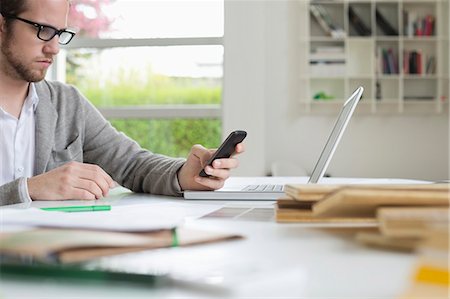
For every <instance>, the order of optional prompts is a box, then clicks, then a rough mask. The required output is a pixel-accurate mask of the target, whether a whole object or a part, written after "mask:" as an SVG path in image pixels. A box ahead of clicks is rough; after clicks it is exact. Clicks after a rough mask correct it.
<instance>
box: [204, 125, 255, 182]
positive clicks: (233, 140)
mask: <svg viewBox="0 0 450 299" xmlns="http://www.w3.org/2000/svg"><path fill="white" fill-rule="evenodd" d="M246 136H247V132H245V131H233V132H231V133H230V135H228V137H227V139H225V141H224V142H223V143H222V144H221V145H220V147H219V149H218V150H217V151H216V152H215V153H214V155H213V156H212V157H211V158H210V159H209V160H208V162H206V165H212V163H213V161H214V160H216V159H222V158H229V157H230V156H231V155H232V154H233V153H234V148H235V147H236V145H237V144H238V143H241V142H242V141H243V140H244V139H245V137H246ZM199 176H201V177H209V175H208V174H207V173H206V172H205V169H202V171H200V173H199Z"/></svg>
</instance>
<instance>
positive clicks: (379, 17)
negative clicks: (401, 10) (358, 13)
mask: <svg viewBox="0 0 450 299" xmlns="http://www.w3.org/2000/svg"><path fill="white" fill-rule="evenodd" d="M375 17H376V22H377V25H378V26H379V27H380V28H381V30H382V31H383V33H384V35H398V31H397V29H395V28H394V26H392V25H391V24H390V23H389V21H388V20H387V19H386V18H385V17H384V16H383V14H382V13H381V12H380V11H379V10H378V9H375Z"/></svg>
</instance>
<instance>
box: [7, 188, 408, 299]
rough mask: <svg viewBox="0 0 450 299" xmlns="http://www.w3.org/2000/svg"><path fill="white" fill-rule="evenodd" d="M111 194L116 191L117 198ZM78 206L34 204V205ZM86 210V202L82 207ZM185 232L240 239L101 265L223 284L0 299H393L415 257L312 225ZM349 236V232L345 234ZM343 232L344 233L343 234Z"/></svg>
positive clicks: (50, 286) (22, 287) (17, 293)
mask: <svg viewBox="0 0 450 299" xmlns="http://www.w3.org/2000/svg"><path fill="white" fill-rule="evenodd" d="M116 193H117V192H116ZM101 201H102V202H105V203H109V204H112V205H113V206H114V205H122V204H127V205H132V204H140V203H144V202H145V203H156V202H161V201H163V202H172V203H175V204H179V205H183V206H185V205H188V206H189V207H191V208H192V209H194V210H195V209H196V207H198V208H199V209H200V208H201V207H202V205H204V204H211V205H217V206H218V207H222V206H225V205H226V206H229V207H236V206H237V207H262V208H269V207H271V206H272V205H273V203H272V202H230V203H225V202H199V201H192V202H188V201H184V200H183V199H178V198H177V199H176V198H172V197H163V196H151V195H142V194H139V195H133V194H131V196H130V193H125V194H123V193H120V192H119V193H118V194H115V195H112V196H110V197H109V198H108V199H103V200H101ZM68 203H70V205H78V204H79V203H80V202H73V201H71V202H67V201H66V202H33V203H32V206H35V207H43V206H58V205H61V204H68ZM84 204H90V202H84ZM186 225H187V226H189V227H195V228H203V229H211V230H220V231H229V232H233V233H238V234H241V235H243V236H244V237H245V239H244V240H237V241H226V242H220V243H214V244H209V245H198V246H192V247H184V248H167V249H158V250H150V251H145V252H139V253H130V254H126V255H121V256H115V257H108V258H104V259H103V260H102V262H105V263H110V264H114V265H123V266H126V267H128V268H129V269H140V270H142V269H145V270H148V271H150V272H158V271H163V272H164V271H169V272H171V273H175V274H177V273H178V275H180V274H181V275H184V276H185V277H188V278H195V277H200V278H201V279H209V280H210V281H221V280H222V283H221V285H222V287H220V288H196V287H194V286H187V285H183V284H173V285H170V286H169V285H162V286H157V287H149V286H144V285H134V284H133V285H129V284H118V283H111V282H109V283H105V284H86V283H85V284H81V283H66V282H64V283H61V282H55V281H51V280H50V281H49V280H45V281H36V282H34V281H33V282H30V281H26V282H24V281H20V280H18V279H11V278H7V279H5V278H3V279H2V280H1V285H0V297H1V298H14V299H17V298H63V297H64V298H180V297H183V298H186V297H191V298H243V297H246V298H249V297H253V298H269V297H270V298H281V297H283V298H286V297H289V298H300V297H302V298H330V297H333V298H369V297H370V298H398V296H399V295H400V294H402V292H403V291H404V290H406V289H407V287H408V284H409V281H410V278H411V275H412V273H413V267H414V265H415V264H414V263H415V256H414V255H413V254H405V253H395V252H387V251H381V250H374V249H370V248H366V247H363V246H361V245H359V244H357V243H356V242H355V241H353V239H352V238H346V237H344V236H342V235H339V234H334V233H331V232H330V231H329V229H328V230H324V229H323V228H318V227H317V225H311V224H310V225H307V224H278V223H275V222H274V221H273V220H272V221H249V220H239V219H237V220H236V219H227V218H224V219H221V218H208V219H196V220H192V219H190V220H188V221H187V223H186ZM346 229H347V230H350V228H346ZM341 230H342V228H341Z"/></svg>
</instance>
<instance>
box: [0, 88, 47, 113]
mask: <svg viewBox="0 0 450 299" xmlns="http://www.w3.org/2000/svg"><path fill="white" fill-rule="evenodd" d="M38 103H39V97H38V95H37V92H36V86H35V83H33V82H31V83H30V84H29V86H28V95H27V97H26V98H25V102H24V104H23V107H22V111H25V110H26V109H33V111H36V109H37V105H38ZM0 113H1V114H3V115H9V114H8V113H7V112H6V111H5V110H3V108H2V107H0Z"/></svg>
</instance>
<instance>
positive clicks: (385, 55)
mask: <svg viewBox="0 0 450 299" xmlns="http://www.w3.org/2000/svg"><path fill="white" fill-rule="evenodd" d="M377 60H378V62H377V73H382V74H398V55H397V53H396V52H395V51H394V49H392V48H389V49H385V48H382V47H378V48H377Z"/></svg>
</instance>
